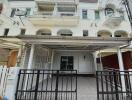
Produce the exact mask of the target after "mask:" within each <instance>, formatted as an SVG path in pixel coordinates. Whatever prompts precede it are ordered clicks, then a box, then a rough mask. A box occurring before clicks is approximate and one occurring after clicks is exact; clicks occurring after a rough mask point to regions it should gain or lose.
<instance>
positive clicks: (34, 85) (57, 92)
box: [15, 69, 77, 100]
mask: <svg viewBox="0 0 132 100" xmlns="http://www.w3.org/2000/svg"><path fill="white" fill-rule="evenodd" d="M15 100H77V71H76V70H70V71H64V70H63V71H60V70H42V69H37V70H36V69H30V70H27V69H21V70H20V72H19V76H18V82H17V89H16V94H15Z"/></svg>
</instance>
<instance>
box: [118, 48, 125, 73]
mask: <svg viewBox="0 0 132 100" xmlns="http://www.w3.org/2000/svg"><path fill="white" fill-rule="evenodd" d="M117 53H118V63H119V70H120V71H124V64H123V59H122V53H121V49H120V48H118V49H117Z"/></svg>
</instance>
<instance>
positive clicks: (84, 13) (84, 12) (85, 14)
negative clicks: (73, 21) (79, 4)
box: [82, 10, 87, 19]
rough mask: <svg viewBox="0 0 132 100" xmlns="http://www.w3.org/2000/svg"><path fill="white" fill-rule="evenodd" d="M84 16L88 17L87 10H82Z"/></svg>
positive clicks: (84, 17)
mask: <svg viewBox="0 0 132 100" xmlns="http://www.w3.org/2000/svg"><path fill="white" fill-rule="evenodd" d="M82 18H83V19H87V10H82Z"/></svg>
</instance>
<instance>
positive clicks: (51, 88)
mask: <svg viewBox="0 0 132 100" xmlns="http://www.w3.org/2000/svg"><path fill="white" fill-rule="evenodd" d="M52 88H53V70H52V71H51V93H50V100H52V92H53V90H52Z"/></svg>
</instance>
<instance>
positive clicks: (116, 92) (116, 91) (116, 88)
mask: <svg viewBox="0 0 132 100" xmlns="http://www.w3.org/2000/svg"><path fill="white" fill-rule="evenodd" d="M113 75H114V85H115V95H116V100H119V95H118V84H117V79H116V76H117V73H116V71H114V72H113Z"/></svg>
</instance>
